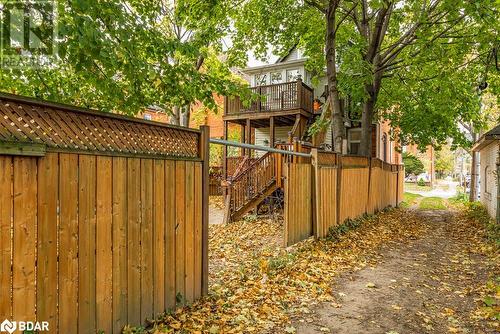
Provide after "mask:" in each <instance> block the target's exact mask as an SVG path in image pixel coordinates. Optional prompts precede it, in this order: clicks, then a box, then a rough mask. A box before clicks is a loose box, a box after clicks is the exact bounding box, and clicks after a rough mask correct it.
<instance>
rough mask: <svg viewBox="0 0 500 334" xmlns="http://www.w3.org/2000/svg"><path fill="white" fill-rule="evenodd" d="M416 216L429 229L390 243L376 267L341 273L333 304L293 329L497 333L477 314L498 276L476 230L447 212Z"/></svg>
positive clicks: (317, 311)
mask: <svg viewBox="0 0 500 334" xmlns="http://www.w3.org/2000/svg"><path fill="white" fill-rule="evenodd" d="M417 214H418V215H419V216H420V219H421V221H422V223H424V224H425V225H427V227H428V233H425V234H424V235H421V236H420V237H418V238H415V239H414V240H411V241H410V242H405V243H395V244H394V243H393V244H388V245H386V246H384V247H382V249H381V251H380V260H379V261H378V263H377V264H376V265H374V266H368V267H365V268H364V269H361V270H359V271H354V272H350V273H345V274H343V275H342V276H341V277H340V278H339V279H338V280H337V281H336V283H335V284H334V287H333V290H334V291H335V293H336V301H335V302H333V303H322V304H321V305H320V306H319V307H317V308H316V309H314V310H313V312H312V313H311V314H310V315H309V316H307V317H301V318H298V319H295V320H294V324H293V326H294V327H295V328H296V329H297V333H307V334H308V333H325V332H327V333H373V334H375V333H391V334H395V333H399V334H403V333H498V331H500V327H496V326H495V324H494V323H492V322H490V323H488V322H487V321H484V320H482V317H481V316H480V315H479V314H478V313H477V311H476V310H477V308H478V304H479V305H480V304H481V301H478V298H479V296H480V292H481V287H483V286H484V284H485V283H486V281H487V280H488V278H489V277H488V276H489V275H491V273H494V272H495V271H496V273H497V274H498V263H496V266H497V267H496V268H495V263H494V257H493V258H492V257H488V256H486V255H485V254H484V253H485V251H486V250H485V249H484V248H485V247H487V246H486V245H485V244H484V242H483V240H482V238H481V233H475V231H474V228H475V226H471V225H470V224H469V222H467V221H463V220H460V219H459V218H457V217H456V216H455V215H453V214H452V213H450V212H449V211H445V210H435V211H418V213H417ZM497 260H498V258H497ZM495 327H496V329H495Z"/></svg>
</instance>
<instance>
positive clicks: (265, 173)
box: [230, 153, 276, 212]
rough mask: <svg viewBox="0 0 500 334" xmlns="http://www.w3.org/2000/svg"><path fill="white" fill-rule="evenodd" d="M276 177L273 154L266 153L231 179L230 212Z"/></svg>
mask: <svg viewBox="0 0 500 334" xmlns="http://www.w3.org/2000/svg"><path fill="white" fill-rule="evenodd" d="M275 179H276V171H275V155H274V153H266V154H264V155H263V156H262V157H260V158H259V159H258V160H256V161H254V162H253V163H252V164H250V165H249V166H248V167H247V168H246V169H245V170H244V171H242V172H240V173H239V174H238V175H237V176H236V177H235V178H233V179H232V180H231V184H230V188H231V189H230V196H231V202H230V203H231V204H230V205H231V212H235V211H237V210H239V209H241V208H242V207H243V206H245V205H246V204H248V203H249V202H250V201H251V200H252V199H254V198H255V196H257V195H259V194H260V193H262V192H264V191H265V190H266V189H267V187H268V186H269V185H270V184H271V183H272V182H273V181H275Z"/></svg>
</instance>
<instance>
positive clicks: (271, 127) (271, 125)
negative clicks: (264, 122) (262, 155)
mask: <svg viewBox="0 0 500 334" xmlns="http://www.w3.org/2000/svg"><path fill="white" fill-rule="evenodd" d="M269 147H274V116H271V118H270V119H269Z"/></svg>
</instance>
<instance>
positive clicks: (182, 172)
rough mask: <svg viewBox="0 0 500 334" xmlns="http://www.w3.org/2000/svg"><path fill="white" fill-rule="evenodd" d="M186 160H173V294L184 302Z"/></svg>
mask: <svg viewBox="0 0 500 334" xmlns="http://www.w3.org/2000/svg"><path fill="white" fill-rule="evenodd" d="M185 178H186V162H185V161H176V162H175V192H176V211H175V213H176V214H175V224H176V225H175V296H176V298H177V296H179V297H180V299H181V302H182V303H183V304H184V302H185V300H186V282H185V277H186V262H185V247H186V206H185V201H186V179H185Z"/></svg>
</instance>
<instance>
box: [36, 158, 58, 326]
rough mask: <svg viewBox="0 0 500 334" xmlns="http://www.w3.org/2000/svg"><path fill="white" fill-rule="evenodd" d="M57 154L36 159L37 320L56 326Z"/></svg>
mask: <svg viewBox="0 0 500 334" xmlns="http://www.w3.org/2000/svg"><path fill="white" fill-rule="evenodd" d="M58 177H59V154H57V153H49V154H47V155H46V156H45V157H44V158H41V159H39V160H38V236H37V239H38V240H37V241H38V242H37V246H38V251H37V259H38V260H37V291H36V298H37V320H38V321H48V322H49V323H50V324H52V326H53V328H52V330H54V329H57V324H58V322H57V262H56V261H54V259H55V258H57V200H58V198H59V187H58Z"/></svg>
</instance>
